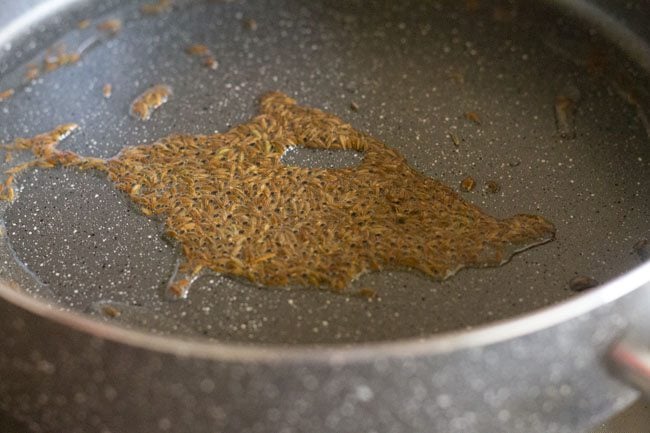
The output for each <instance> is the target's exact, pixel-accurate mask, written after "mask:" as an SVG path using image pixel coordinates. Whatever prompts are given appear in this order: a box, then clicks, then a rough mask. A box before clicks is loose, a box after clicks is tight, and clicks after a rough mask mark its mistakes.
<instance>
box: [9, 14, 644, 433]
mask: <svg viewBox="0 0 650 433" xmlns="http://www.w3.org/2000/svg"><path fill="white" fill-rule="evenodd" d="M26 3H27V2H25V4H26ZM59 3H61V4H62V2H59ZM63 3H65V2H63ZM46 15H47V14H46ZM46 15H44V16H46ZM5 17H6V15H5ZM0 297H2V298H3V300H2V301H0V341H2V342H3V346H4V347H3V351H2V352H1V353H0V377H2V376H5V377H7V375H11V376H12V380H11V381H0V408H2V409H4V410H11V411H12V412H13V413H14V415H16V416H18V417H20V418H23V419H27V420H30V421H33V422H35V423H34V424H33V426H34V428H35V429H43V430H44V431H62V430H64V429H65V430H66V431H71V432H77V431H79V432H82V431H111V432H141V431H149V432H150V431H178V432H187V431H192V432H208V431H210V432H212V431H260V432H263V431H264V432H265V431H269V432H278V431H310V432H313V431H332V432H348V431H349V432H353V431H354V432H359V431H395V432H402V431H403V432H411V431H445V432H461V431H462V432H471V431H481V432H485V431H495V432H496V431H505V432H519V431H521V432H524V431H525V432H576V431H580V430H581V429H583V428H585V427H587V426H589V425H592V424H594V423H597V422H598V421H600V420H602V419H604V418H606V417H608V416H610V415H611V414H612V413H613V412H615V411H617V410H619V409H621V408H623V407H625V406H626V405H627V404H629V403H630V402H631V401H633V400H634V399H635V398H636V397H637V396H638V392H636V391H634V390H632V389H631V388H629V387H627V386H626V385H624V384H623V383H621V382H619V381H618V380H616V379H613V378H612V376H611V374H610V372H609V371H608V369H607V368H606V362H605V360H606V358H607V353H608V350H609V349H610V347H611V346H612V344H613V343H614V342H615V341H618V340H619V339H621V338H624V336H625V335H626V334H627V333H628V332H629V331H634V332H635V333H637V334H640V335H645V336H650V324H648V323H647V321H648V319H647V316H648V314H647V311H648V308H649V307H650V264H646V265H644V266H641V267H639V268H637V269H636V270H634V271H632V272H630V273H628V274H626V275H624V276H622V277H621V278H619V279H617V280H615V281H612V282H611V283H609V284H607V285H605V286H603V287H601V288H599V289H597V290H595V291H593V292H591V293H588V294H585V295H582V296H580V297H578V298H576V299H573V300H571V301H568V302H565V303H562V304H560V305H558V306H554V307H551V308H548V309H545V310H542V311H539V312H536V313H533V314H529V315H526V316H522V317H519V318H516V319H513V320H508V321H504V322H500V323H496V324H492V325H489V326H485V327H481V328H479V329H475V330H472V331H467V332H457V333H450V334H442V335H437V336H435V337H432V338H430V339H426V340H418V341H401V342H395V343H384V344H369V345H358V346H355V347H345V348H287V347H244V346H236V345H220V344H214V343H201V342H192V341H183V340H179V339H170V338H167V337H166V338H161V337H155V336H151V335H147V334H144V333H140V332H136V331H131V330H123V329H118V328H115V327H110V326H107V325H105V324H102V323H98V322H94V321H91V320H89V319H87V318H85V317H82V316H79V315H75V314H71V313H67V312H61V311H58V310H54V309H52V308H50V307H48V306H47V305H45V304H42V303H40V302H38V301H35V300H33V299H31V298H27V297H26V296H24V295H22V294H20V293H17V292H15V291H13V290H11V289H9V288H7V287H0Z"/></svg>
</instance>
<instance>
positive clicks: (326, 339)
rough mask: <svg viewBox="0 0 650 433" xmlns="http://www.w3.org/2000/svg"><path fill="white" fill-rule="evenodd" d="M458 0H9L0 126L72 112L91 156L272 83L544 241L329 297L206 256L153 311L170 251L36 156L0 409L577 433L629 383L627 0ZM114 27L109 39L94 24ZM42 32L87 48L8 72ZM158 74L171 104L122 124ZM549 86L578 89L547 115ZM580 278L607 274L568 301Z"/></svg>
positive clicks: (634, 345) (636, 319)
mask: <svg viewBox="0 0 650 433" xmlns="http://www.w3.org/2000/svg"><path fill="white" fill-rule="evenodd" d="M457 3H458V2H425V1H418V2H415V1H412V2H400V3H398V4H397V3H396V4H393V3H389V2H381V1H375V2H373V1H356V2H345V3H339V2H331V1H322V2H306V1H300V0H284V1H276V2H244V1H240V2H237V1H235V2H214V1H212V2H201V1H194V2H189V1H188V2H183V1H176V2H174V5H173V8H172V9H171V10H168V11H163V12H162V13H160V14H156V15H143V14H142V13H141V11H140V9H139V4H136V3H134V2H129V1H103V2H95V1H66V0H61V1H54V0H51V1H30V2H20V4H16V2H2V3H1V5H2V6H3V10H4V12H3V16H2V17H1V18H0V25H1V26H2V30H0V49H1V51H0V73H1V74H2V76H1V79H0V85H1V86H2V89H4V88H13V89H15V94H14V95H13V97H11V98H10V99H8V100H6V101H4V102H2V103H0V104H2V105H0V111H1V112H0V116H1V119H2V121H1V122H0V136H1V137H2V141H3V142H5V143H8V142H11V141H12V140H14V139H15V138H16V137H31V136H34V135H36V134H38V133H41V132H45V131H49V130H51V129H52V128H54V127H55V126H56V125H58V124H61V123H67V122H75V123H78V124H79V125H80V127H81V128H80V130H79V131H77V132H75V133H74V134H72V135H71V136H70V137H69V138H67V139H66V140H65V141H64V142H63V143H62V148H65V149H69V150H72V151H75V152H78V153H80V154H83V155H88V156H97V157H110V156H113V155H115V154H116V153H117V152H118V151H119V150H120V149H121V148H123V147H124V146H128V145H136V144H144V143H151V142H153V141H155V140H156V139H157V138H160V137H163V136H165V135H168V134H170V133H173V132H183V133H191V134H211V133H215V132H224V131H226V130H228V129H229V128H231V127H232V126H234V125H236V124H239V123H242V122H245V121H247V120H248V119H250V118H251V117H252V116H253V115H254V114H255V113H256V112H257V101H258V99H259V97H260V95H262V94H263V93H265V92H267V91H269V90H279V91H282V92H284V93H287V94H289V95H291V96H292V97H294V98H296V99H297V100H298V101H299V102H300V103H301V104H304V105H308V106H314V107H318V108H322V109H324V110H326V111H328V112H331V113H333V114H336V115H338V116H340V117H341V118H343V119H345V120H346V121H348V122H350V123H351V124H352V125H353V126H354V127H355V128H357V129H359V130H361V131H364V132H367V133H369V134H370V135H372V136H374V137H376V138H378V139H380V140H382V141H383V142H385V143H387V144H388V145H389V146H392V147H394V148H396V149H398V150H399V152H401V153H402V154H403V155H404V156H405V157H406V159H407V160H408V162H409V163H410V165H411V166H413V167H414V168H416V169H417V170H418V171H420V172H421V173H423V174H425V175H427V176H430V177H433V178H435V179H438V180H440V181H442V182H443V183H446V184H447V185H450V186H451V187H453V188H458V184H459V182H460V181H461V179H463V178H464V177H466V176H468V175H471V176H472V177H473V178H475V179H476V180H477V183H478V185H479V188H477V189H476V190H475V191H473V192H471V193H463V198H464V199H465V200H468V201H470V202H472V203H474V204H476V205H478V206H480V207H481V208H482V209H484V210H486V211H487V212H488V213H490V214H491V215H494V216H497V217H499V218H505V217H508V216H511V215H513V214H516V213H531V214H539V215H542V216H544V217H545V218H547V219H548V220H550V221H552V222H553V223H554V224H555V226H556V229H557V234H556V239H555V240H554V241H553V242H551V243H548V244H545V245H542V246H538V247H536V248H533V249H530V250H528V251H525V252H522V253H520V254H518V255H516V256H515V257H514V258H513V259H512V260H511V261H510V262H509V263H507V264H505V265H504V266H501V267H496V268H485V269H467V270H463V271H461V272H459V273H458V274H457V275H455V276H453V277H452V278H449V279H447V280H444V281H432V280H429V279H427V278H425V277H423V276H421V275H419V274H416V273H412V272H408V271H382V272H377V273H371V274H367V275H363V276H361V277H360V278H359V279H358V280H356V281H355V282H353V283H352V284H351V286H350V287H349V288H348V290H347V291H346V292H345V293H343V294H338V293H332V292H329V291H325V290H317V289H313V288H311V289H310V288H302V289H282V288H264V287H255V286H253V285H251V284H247V283H245V282H242V281H239V280H236V279H232V278H229V277H228V276H224V275H216V274H211V275H206V276H204V277H202V278H201V279H199V280H198V281H197V282H195V283H194V284H193V286H192V287H191V289H190V293H189V296H188V298H187V299H185V300H180V301H173V302H171V301H169V300H168V299H165V297H164V296H162V295H161V293H162V292H161V290H162V288H164V287H165V286H166V284H167V282H168V281H169V279H170V278H171V277H172V274H173V271H174V268H175V266H176V264H177V262H178V259H179V251H178V248H177V247H176V246H175V245H174V244H173V243H170V242H169V241H168V240H166V239H164V238H163V236H162V233H163V232H164V227H163V225H162V223H161V222H160V221H157V220H154V219H151V218H148V217H147V216H145V215H143V214H142V213H141V212H139V211H138V209H137V208H136V207H135V206H134V205H133V204H132V203H131V202H130V201H129V198H128V197H127V196H125V195H123V194H122V193H119V192H117V191H116V189H115V188H114V187H113V185H112V184H111V183H110V181H109V180H108V179H106V177H105V176H103V175H102V174H101V173H95V172H92V171H79V170H74V169H62V168H55V169H49V170H45V169H34V170H29V171H26V172H25V173H23V174H21V175H20V176H19V177H18V179H17V192H16V198H15V201H14V202H13V203H3V204H2V205H1V208H0V219H2V221H3V223H4V230H3V232H4V234H5V235H4V236H3V237H2V240H1V242H0V255H1V256H2V260H1V263H2V267H1V268H0V278H1V279H2V281H3V284H2V287H0V295H1V296H2V301H1V302H0V312H1V314H0V321H1V322H2V326H0V341H2V343H3V348H4V350H3V351H2V353H0V377H1V378H2V380H0V409H3V410H5V411H9V412H11V413H12V415H13V416H15V417H17V418H19V419H23V420H25V421H26V422H28V423H29V425H30V426H31V427H32V428H33V429H34V430H36V431H62V430H64V429H65V430H66V431H72V432H82V431H107V432H108V431H112V432H141V431H178V432H185V431H192V432H203V431H205V432H208V431H240V432H245V431H248V432H265V431H269V432H278V431H287V432H290V431H323V432H325V431H332V432H359V431H368V432H369V431H390V432H406V431H445V432H468V431H507V432H518V431H522V432H524V431H525V432H576V431H580V430H583V429H585V428H587V427H589V426H590V425H594V424H596V423H597V422H599V421H601V420H603V419H605V418H607V417H609V416H610V415H611V414H612V413H614V412H616V411H619V410H621V409H623V408H624V407H625V406H627V405H628V404H630V403H631V402H632V401H634V400H635V399H636V398H637V397H638V395H639V392H638V391H637V390H635V389H634V388H633V387H630V385H628V384H627V383H631V384H632V385H633V386H634V387H636V388H640V389H643V388H644V386H645V387H646V388H645V389H647V371H646V372H645V373H643V371H644V370H643V369H644V368H647V366H646V367H644V364H643V362H644V361H643V359H644V358H643V353H644V352H643V347H647V344H646V345H645V346H644V344H643V342H644V341H645V342H647V335H650V324H649V323H648V320H647V316H648V315H647V311H648V307H649V306H650V297H649V296H650V295H649V290H650V285H649V284H648V282H649V281H650V264H647V263H646V264H645V265H643V260H644V259H643V257H645V256H644V254H645V252H644V250H643V245H644V244H643V240H644V239H645V238H647V237H648V235H649V234H650V233H649V230H650V201H649V200H648V197H649V196H650V194H649V193H650V191H649V188H650V187H649V186H648V183H647V182H646V181H645V179H648V178H650V163H649V161H650V144H649V138H648V129H649V128H648V125H647V117H646V115H645V111H644V110H645V108H644V105H645V104H646V103H647V102H648V96H647V95H648V94H647V92H648V75H647V72H646V71H647V67H648V66H649V65H650V63H648V59H650V52H649V51H648V49H647V46H646V44H645V42H644V41H645V39H644V35H643V34H642V32H643V29H645V27H644V26H643V25H642V24H643V22H645V21H644V20H643V9H642V4H643V2H639V4H638V5H635V4H630V3H629V2H628V3H626V5H625V6H621V8H620V10H619V9H618V5H617V4H609V6H608V8H609V9H607V10H606V9H603V8H602V7H598V5H597V4H596V3H589V2H570V1H566V2H549V4H545V3H540V4H531V3H530V2H525V3H524V2H522V3H518V2H466V3H458V4H457ZM625 7H629V9H625ZM635 8H637V9H635ZM567 11H568V12H570V13H567ZM614 12H615V13H614ZM576 14H577V16H580V17H583V18H586V19H587V21H588V22H589V23H590V24H589V25H586V26H585V25H584V24H583V22H582V21H580V20H579V19H578V18H577V16H576ZM616 14H618V17H619V18H621V17H630V20H629V21H628V24H627V25H623V23H622V21H621V20H620V19H619V18H616ZM107 19H119V20H121V21H122V23H123V27H122V29H121V30H120V31H119V32H117V33H116V34H110V33H107V32H102V31H101V30H98V29H97V28H96V26H97V24H99V23H101V22H104V21H105V20H107ZM82 20H90V25H89V26H88V27H85V28H79V27H80V26H79V22H80V21H82ZM635 23H637V24H635ZM638 23H641V24H638ZM637 25H638V27H636V26H637ZM81 27H83V26H81ZM635 28H638V29H641V31H635V30H634V29H635ZM193 43H202V44H205V45H207V46H208V47H209V48H210V50H211V52H213V53H214V55H215V57H216V58H217V60H218V62H219V67H218V68H217V69H216V70H213V69H211V68H206V67H204V66H203V65H202V64H201V62H200V61H199V60H198V59H196V58H193V57H191V56H188V54H187V53H186V52H185V49H186V48H187V47H188V46H189V45H191V44H193ZM57 44H59V45H58V46H61V44H64V45H65V47H67V48H69V49H72V50H73V51H76V52H80V53H81V60H80V61H79V62H78V63H76V64H74V65H69V66H64V67H62V68H59V69H57V70H55V71H53V72H50V73H47V74H43V75H41V76H40V77H39V78H37V79H36V80H34V81H26V80H25V77H24V74H25V71H26V69H27V65H28V64H30V63H38V62H42V61H43V58H44V56H45V55H46V54H45V53H46V50H47V49H48V48H49V47H53V46H57ZM107 83H110V84H112V86H113V92H112V95H111V97H110V98H105V97H104V96H103V95H102V88H103V86H104V85H105V84H107ZM158 83H164V84H167V85H169V86H171V87H172V88H173V92H174V93H173V95H172V97H171V98H170V100H169V101H168V102H167V103H166V104H165V105H163V106H162V107H161V108H159V109H158V110H157V111H156V112H155V113H154V115H153V116H152V118H151V119H150V120H149V121H147V122H142V121H139V120H137V119H134V118H133V117H131V116H130V115H129V105H130V103H131V102H132V101H133V99H134V98H135V97H136V96H137V95H138V94H140V93H141V92H142V91H143V90H145V89H146V88H148V87H150V86H151V85H154V84H158ZM2 89H0V90H2ZM558 97H570V98H573V99H572V103H574V104H575V111H574V112H570V113H568V116H569V118H568V120H567V119H565V120H566V121H563V120H562V119H558V118H557V115H555V114H554V113H556V110H557V107H556V103H557V101H558ZM466 113H474V115H473V116H467V115H466ZM468 117H469V118H470V120H468ZM472 118H474V120H477V119H478V120H479V122H476V121H471V119H472ZM558 126H559V127H560V129H558ZM562 128H569V129H568V133H567V131H563V130H562ZM574 134H575V137H572V135H574ZM13 158H14V159H13V160H12V161H9V162H7V163H6V164H5V165H6V166H7V167H8V166H11V165H12V164H13V165H15V164H17V163H20V162H22V161H24V160H27V159H28V158H29V155H27V154H16V155H13ZM357 162H358V155H352V154H349V153H336V152H323V151H320V152H318V151H311V152H310V151H304V150H302V151H301V150H299V151H297V152H295V153H294V154H292V155H288V156H287V160H286V163H287V164H295V165H302V166H319V167H337V166H341V165H353V164H355V163H357ZM489 181H494V182H497V183H498V185H499V187H500V190H499V191H498V192H496V193H490V192H488V191H487V190H486V189H485V188H484V186H485V185H486V184H487V182H489ZM635 246H636V248H635ZM579 276H584V277H590V278H592V279H595V280H597V281H599V282H601V283H602V285H601V287H598V288H595V289H592V290H590V291H588V292H587V293H582V294H579V295H578V294H576V292H575V291H572V290H570V287H569V286H570V284H569V282H570V281H571V280H572V279H574V278H575V277H579ZM364 287H371V288H372V289H373V290H375V291H376V292H377V296H376V297H375V298H373V299H370V300H369V299H366V298H364V297H360V296H357V295H355V293H357V292H358V290H359V289H361V288H364ZM107 306H110V307H112V308H113V309H115V310H117V311H119V312H120V314H119V315H115V314H112V315H106V314H103V312H105V311H106V307H107ZM112 316H115V317H112ZM643 336H646V337H645V340H644V339H643ZM644 376H645V377H644ZM644 381H645V382H644Z"/></svg>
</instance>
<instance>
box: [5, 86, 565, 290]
mask: <svg viewBox="0 0 650 433" xmlns="http://www.w3.org/2000/svg"><path fill="white" fill-rule="evenodd" d="M74 127H75V125H73V124H71V125H63V126H61V127H59V128H57V130H55V131H53V132H52V133H48V134H42V135H39V136H37V137H34V138H32V139H19V140H17V141H16V142H15V143H14V144H13V145H9V146H5V148H7V149H10V150H18V149H26V148H29V149H31V150H32V152H33V153H34V154H35V155H36V157H37V160H35V161H31V162H30V163H27V164H23V165H21V166H18V167H15V168H14V169H12V171H11V172H10V173H9V174H10V175H11V176H13V175H14V174H15V173H17V172H18V171H21V170H23V169H25V168H27V167H28V166H40V167H52V166H56V165H60V166H77V167H80V168H85V169H97V170H100V171H103V172H106V173H107V174H108V176H109V178H110V179H111V180H112V181H113V182H114V183H115V185H116V186H117V188H119V189H120V190H122V191H124V192H125V193H127V194H128V195H129V196H130V197H131V199H132V200H133V201H134V202H135V203H137V204H138V205H139V206H140V207H141V209H142V211H143V212H144V213H145V214H147V215H157V216H160V217H161V218H162V219H163V220H164V222H165V225H166V228H167V234H168V235H169V236H170V237H172V238H174V239H176V240H177V241H178V242H179V244H180V245H181V247H182V251H183V254H184V258H185V263H184V264H183V265H181V271H182V272H185V273H187V274H193V275H195V274H197V273H198V272H199V271H200V270H201V269H203V268H207V269H211V270H212V271H214V272H218V273H222V274H227V275H231V276H238V277H243V278H246V279H248V280H250V281H252V282H254V283H256V284H260V285H265V286H316V287H324V288H330V289H335V290H342V289H344V288H345V287H346V286H347V285H348V284H349V283H350V282H351V281H352V280H353V279H354V278H356V277H357V276H359V275H360V274H363V273H365V272H369V271H377V270H380V269H403V268H408V269H416V270H419V271H421V272H423V273H425V274H426V275H429V276H430V277H433V278H436V279H442V278H446V277H449V276H451V275H453V274H454V273H455V272H456V271H458V270H459V269H461V268H464V267H484V266H497V265H501V264H503V263H505V262H506V261H507V260H508V259H509V258H510V257H511V256H512V254H514V253H515V252H517V251H521V250H523V249H526V248H529V247H531V246H534V245H537V244H540V243H544V242H547V241H549V240H551V239H552V238H553V236H554V227H553V225H552V224H551V223H550V222H548V221H546V220H545V219H543V218H542V217H539V216H535V215H516V216H513V217H511V218H507V219H504V220H498V219H496V218H493V217H491V216H489V215H487V214H485V213H484V212H482V211H481V210H480V209H479V208H477V207H476V206H474V205H472V204H470V203H467V202H465V201H464V200H462V199H461V198H460V196H459V195H458V194H457V193H455V192H454V191H452V190H451V189H450V188H449V187H447V186H445V185H444V184H442V183H440V182H438V181H435V180H433V179H431V178H428V177H426V176H424V175H422V174H420V173H418V172H417V171H416V170H415V169H413V168H411V167H410V166H409V165H408V163H407V161H406V160H405V159H404V157H403V156H402V155H400V154H399V153H398V152H397V151H396V150H395V149H392V148H390V147H388V146H386V145H385V144H383V143H382V142H380V141H379V140H377V139H374V138H372V137H370V136H368V135H366V134H363V133H361V132H359V131H357V130H355V129H354V128H353V127H352V126H350V125H349V124H347V123H345V122H343V121H342V120H341V119H339V118H338V117H336V116H334V115H331V114H328V113H325V112H323V111H321V110H318V109H314V108H308V107H302V106H299V105H297V104H296V101H294V100H293V99H291V98H289V97H287V96H286V95H284V94H282V93H270V94H267V95H266V96H264V97H263V98H262V100H261V114H260V115H258V116H256V117H254V118H253V119H252V120H250V121H249V122H247V123H244V124H241V125H239V126H236V127H234V128H233V129H231V130H230V131H228V132H226V133H223V134H213V135H171V136H168V137H165V138H162V139H160V140H158V141H157V142H155V143H154V144H152V145H141V146H135V147H126V148H124V149H123V150H122V151H121V152H120V153H119V154H118V155H116V156H115V157H113V158H111V159H108V160H103V159H97V158H87V157H82V156H79V155H77V154H75V153H72V152H68V151H61V150H58V149H57V148H56V147H55V146H56V144H57V142H58V141H59V140H60V139H61V138H63V137H64V136H65V135H67V134H68V133H69V132H70V131H71V130H72V129H74ZM294 146H304V147H308V148H318V149H352V150H356V151H358V152H362V153H364V159H363V160H362V161H361V163H360V164H359V165H358V166H355V167H349V168H339V169H324V168H301V167H294V166H286V165H284V164H283V163H282V161H281V158H282V155H283V153H284V152H285V151H287V150H288V149H290V148H292V147H294ZM12 180H13V179H12ZM4 189H5V192H6V191H7V190H8V189H11V181H9V182H7V183H6V185H5V188H4ZM11 191H12V192H13V190H11ZM11 195H12V197H13V194H11ZM12 197H11V198H12ZM5 198H6V199H10V197H7V196H5ZM180 284H183V283H180ZM172 290H174V291H175V292H176V293H177V294H179V295H181V294H183V287H179V286H172Z"/></svg>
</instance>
